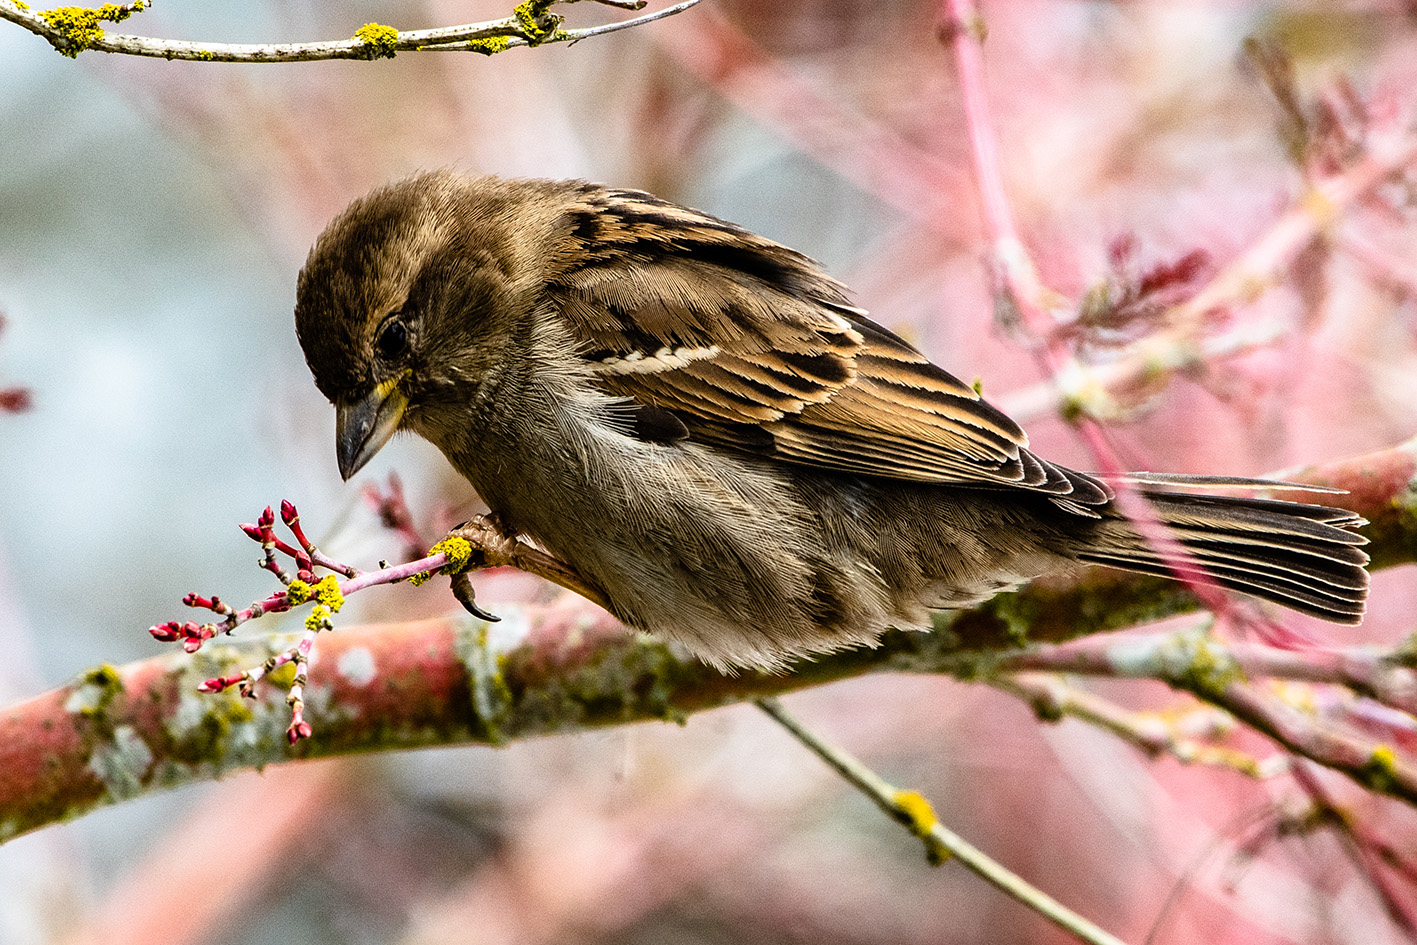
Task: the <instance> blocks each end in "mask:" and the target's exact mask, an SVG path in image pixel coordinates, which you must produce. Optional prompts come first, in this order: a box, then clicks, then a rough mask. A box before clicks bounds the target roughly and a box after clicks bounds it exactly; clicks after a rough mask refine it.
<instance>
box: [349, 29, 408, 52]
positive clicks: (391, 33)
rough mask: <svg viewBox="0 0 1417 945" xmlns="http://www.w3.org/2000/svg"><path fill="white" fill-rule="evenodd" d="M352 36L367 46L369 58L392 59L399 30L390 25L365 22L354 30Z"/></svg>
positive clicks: (396, 50) (395, 50)
mask: <svg viewBox="0 0 1417 945" xmlns="http://www.w3.org/2000/svg"><path fill="white" fill-rule="evenodd" d="M354 38H355V39H357V40H359V41H360V42H362V43H363V44H364V45H365V46H367V47H369V51H368V58H370V59H392V58H394V55H395V54H396V53H397V52H398V44H399V31H398V30H396V29H394V28H393V27H392V26H384V25H383V24H382V23H365V24H364V25H363V26H361V27H360V28H359V29H357V30H355V31H354Z"/></svg>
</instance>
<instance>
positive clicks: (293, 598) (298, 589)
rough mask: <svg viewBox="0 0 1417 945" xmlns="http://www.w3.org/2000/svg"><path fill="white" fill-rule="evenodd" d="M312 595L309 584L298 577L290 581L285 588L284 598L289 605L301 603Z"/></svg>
mask: <svg viewBox="0 0 1417 945" xmlns="http://www.w3.org/2000/svg"><path fill="white" fill-rule="evenodd" d="M312 596H313V592H312V591H311V589H310V585H309V584H306V583H305V582H304V581H302V580H300V579H298V578H297V579H296V580H294V581H291V582H290V584H289V585H288V586H287V587H286V589H285V599H286V601H287V602H288V603H289V604H290V605H291V606H294V605H296V604H303V603H305V602H306V601H307V600H309V599H310V598H311V597H312Z"/></svg>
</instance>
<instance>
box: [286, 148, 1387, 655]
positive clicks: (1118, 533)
mask: <svg viewBox="0 0 1417 945" xmlns="http://www.w3.org/2000/svg"><path fill="white" fill-rule="evenodd" d="M846 292H847V290H846V288H845V286H843V285H842V284H841V283H839V282H837V281H835V280H834V279H832V278H831V277H829V276H827V275H826V274H824V273H823V272H822V271H821V270H820V269H819V268H818V267H817V265H816V263H814V262H813V261H812V260H810V259H808V258H807V257H805V256H803V255H801V254H800V253H797V252H795V251H793V250H791V249H788V248H787V247H785V246H782V245H780V244H778V243H774V242H772V241H771V240H768V239H764V238H763V237H761V236H757V235H755V234H753V233H750V232H748V231H747V230H744V229H742V228H741V227H738V226H735V225H733V224H731V223H727V222H725V221H723V220H719V219H717V218H715V217H712V216H709V215H708V214H705V213H700V212H699V211H696V210H690V209H687V208H685V207H681V206H677V205H675V204H672V203H668V202H666V201H663V200H660V199H658V198H656V197H653V196H651V195H649V194H646V193H641V192H639V191H633V190H618V189H614V188H609V187H603V186H599V185H596V184H589V183H585V182H581V181H551V180H502V179H498V178H495V177H469V176H462V175H459V174H456V173H452V172H448V171H438V172H434V173H429V174H422V175H419V176H416V177H412V178H410V179H408V180H405V181H402V182H400V183H396V184H393V185H391V186H388V187H385V188H383V189H381V190H377V191H375V192H374V193H372V194H369V195H368V196H366V197H363V198H361V199H359V200H356V201H355V202H354V203H353V204H351V205H350V206H349V208H348V209H346V210H345V211H344V212H343V213H342V214H341V215H340V216H339V217H338V218H337V219H336V220H335V221H334V222H333V223H331V224H330V225H329V227H328V228H327V229H326V230H325V232H324V233H323V234H322V235H321V236H320V237H319V240H318V241H317V242H316V244H315V247H314V249H312V250H311V252H310V256H309V259H308V260H307V261H306V263H305V267H304V269H303V270H302V271H301V273H300V278H299V284H298V288H297V297H296V306H295V322H296V331H297V334H298V336H299V339H300V345H301V347H302V348H303V349H304V351H305V357H306V360H307V361H308V363H309V365H310V370H311V372H312V373H313V374H314V376H315V383H316V385H317V386H318V387H319V388H320V390H321V392H323V393H324V394H325V396H326V397H328V398H329V399H330V401H331V402H332V403H333V404H334V406H335V410H336V427H337V429H336V447H337V454H338V458H339V468H340V473H341V474H342V475H343V476H344V478H346V479H348V478H349V477H350V476H352V475H354V473H356V472H357V471H358V470H359V469H360V467H362V466H363V465H364V464H365V463H366V462H368V461H369V459H370V457H372V456H373V455H374V454H375V453H376V452H378V450H379V449H380V447H382V446H383V445H384V443H385V442H387V441H388V439H389V438H390V437H391V436H392V435H393V434H394V433H395V432H397V431H399V430H411V431H413V432H414V433H417V434H418V435H420V436H422V437H424V438H425V439H427V440H429V441H430V442H432V443H433V444H434V445H435V446H437V447H438V448H439V449H440V450H442V452H443V455H444V456H446V457H447V458H448V461H449V462H451V463H452V464H453V466H454V467H456V468H457V470H458V471H459V472H460V473H462V475H463V476H465V477H466V478H467V480H468V481H469V482H470V483H471V484H472V485H473V487H474V488H476V490H477V492H478V494H479V495H480V496H481V497H482V498H483V499H484V500H485V501H486V502H487V504H488V506H489V507H490V508H491V509H492V511H493V512H494V513H495V514H496V516H497V519H498V521H499V523H500V525H501V526H502V527H503V528H505V529H506V530H507V532H508V534H516V535H525V536H529V537H530V538H532V539H534V540H535V541H536V542H537V543H538V544H540V545H541V546H543V547H544V548H545V549H546V550H547V551H549V552H551V553H552V554H553V555H555V556H556V557H557V558H559V559H560V560H561V561H563V562H564V563H566V564H567V565H569V566H570V567H571V568H573V569H575V570H576V571H577V572H579V574H580V575H581V576H582V577H584V578H585V580H587V581H588V582H590V583H591V584H593V585H595V586H597V587H598V588H600V589H602V590H603V592H604V598H605V601H606V603H607V605H608V607H609V609H610V610H611V611H612V612H613V613H614V614H615V616H616V617H618V618H619V619H621V620H622V621H624V622H625V623H626V624H628V625H630V626H632V627H637V628H639V629H641V630H645V631H648V632H649V633H652V634H654V635H656V636H659V637H661V638H664V639H669V640H675V641H678V642H680V643H682V644H683V645H685V646H686V647H688V649H689V650H691V651H692V652H693V653H695V654H697V655H698V656H699V657H701V658H702V659H704V660H706V661H708V662H709V663H712V664H713V665H715V666H718V667H721V668H731V667H736V666H756V667H763V668H769V669H772V668H779V667H781V666H783V665H784V664H785V663H786V662H787V661H789V660H791V659H793V658H795V657H799V656H804V655H807V654H813V653H823V652H828V651H831V650H836V649H839V648H842V647H849V646H857V645H863V644H864V645H870V644H872V643H874V642H875V641H876V640H877V638H878V637H879V635H880V634H881V632H882V631H884V630H885V629H887V628H888V627H900V628H919V629H924V628H928V626H929V621H928V615H929V612H930V611H931V610H933V609H938V608H954V607H966V606H969V605H971V604H976V603H979V602H980V601H983V600H986V599H988V598H989V597H991V596H993V595H994V594H997V593H998V592H1000V591H1002V590H1006V589H1008V588H1013V587H1016V586H1018V585H1019V584H1021V583H1023V582H1025V581H1028V580H1030V579H1032V578H1034V577H1037V576H1039V575H1042V574H1048V573H1050V572H1056V571H1060V570H1065V569H1071V568H1075V567H1077V566H1078V565H1079V564H1084V563H1090V564H1103V565H1109V566H1112V567H1117V568H1123V569H1126V570H1130V571H1141V572H1146V573H1151V574H1166V573H1168V571H1167V568H1166V565H1165V563H1164V562H1163V561H1162V560H1161V559H1160V557H1159V556H1158V555H1157V554H1156V553H1155V552H1154V551H1152V550H1151V548H1150V547H1149V546H1148V545H1147V544H1146V543H1145V542H1144V541H1143V540H1142V539H1141V538H1140V537H1139V536H1138V535H1137V532H1136V531H1135V530H1134V529H1133V527H1132V526H1131V525H1130V524H1129V523H1128V522H1127V520H1126V519H1125V518H1124V517H1123V516H1122V515H1121V514H1120V513H1119V512H1118V511H1117V509H1116V506H1115V504H1114V502H1113V493H1112V491H1111V489H1109V487H1108V486H1107V485H1106V484H1105V483H1104V482H1102V481H1101V480H1100V479H1098V478H1096V477H1094V476H1092V475H1089V474H1087V473H1080V472H1075V471H1073V470H1071V469H1067V468H1065V467H1063V466H1059V465H1057V464H1055V463H1050V462H1048V461H1047V460H1044V459H1042V458H1040V457H1038V456H1035V455H1034V454H1033V453H1031V452H1030V451H1029V450H1028V449H1027V446H1028V439H1027V437H1026V436H1025V435H1024V432H1023V430H1021V429H1020V428H1019V426H1018V425H1017V424H1015V423H1014V422H1013V421H1012V420H1010V419H1009V418H1008V417H1007V416H1005V415H1004V414H1003V413H1001V412H1000V411H999V410H998V409H996V408H995V407H993V406H991V405H990V404H989V403H988V402H987V401H985V400H983V399H982V398H981V397H980V396H979V394H978V393H977V392H976V391H975V390H974V389H973V388H971V387H970V386H969V385H967V384H963V383H961V382H960V381H959V380H957V379H956V378H954V377H953V376H952V375H950V374H948V373H946V372H945V371H943V370H942V369H940V368H938V367H936V366H935V365H934V364H932V363H930V361H929V360H928V359H927V358H926V357H925V356H924V355H923V354H921V353H920V352H919V351H917V350H916V349H915V348H914V347H912V346H911V345H910V344H908V343H907V342H905V341H904V340H902V339H901V338H900V337H899V336H897V335H895V334H893V333H892V332H890V331H888V330H887V329H885V328H883V327H881V326H880V325H878V324H876V323H875V322H873V321H872V320H871V319H869V318H868V317H867V315H866V313H865V312H864V311H862V310H861V309H859V308H856V307H854V306H853V305H852V304H851V303H850V302H849V301H848V299H847V295H846ZM1135 481H1136V482H1137V483H1138V484H1139V487H1140V488H1141V489H1142V490H1143V491H1144V492H1145V494H1146V495H1147V497H1148V498H1149V499H1150V501H1151V503H1152V505H1153V507H1154V508H1155V511H1156V515H1157V517H1158V518H1159V519H1160V520H1161V521H1163V522H1165V523H1166V524H1167V525H1168V526H1170V528H1171V529H1172V532H1173V534H1174V535H1175V537H1176V538H1177V539H1179V540H1180V541H1181V542H1182V543H1183V544H1184V545H1185V547H1186V548H1187V549H1188V551H1189V553H1190V554H1191V555H1192V556H1193V558H1194V559H1195V560H1196V562H1198V563H1199V564H1200V565H1201V566H1203V567H1204V568H1205V569H1206V571H1207V572H1208V573H1209V575H1210V576H1211V578H1212V579H1213V580H1214V581H1215V582H1217V583H1219V584H1221V585H1223V586H1225V587H1228V588H1233V589H1235V590H1239V591H1244V592H1246V593H1249V594H1253V595H1255V596H1257V597H1261V598H1264V599H1266V600H1271V601H1275V602H1278V603H1280V604H1283V605H1285V606H1287V607H1291V608H1293V609H1295V610H1298V611H1302V612H1304V613H1308V614H1315V615H1317V616H1319V617H1323V618H1326V619H1328V620H1332V621H1335V622H1338V623H1348V624H1352V623H1357V622H1358V621H1359V620H1360V619H1361V616H1362V613H1363V606H1364V598H1365V596H1366V593H1367V583H1368V581H1367V574H1366V572H1365V571H1364V570H1363V565H1364V564H1365V563H1366V562H1367V560H1368V559H1367V555H1366V554H1364V552H1363V551H1362V550H1361V549H1360V548H1359V547H1358V546H1359V545H1362V544H1363V543H1364V541H1365V540H1364V539H1363V538H1362V537H1361V536H1360V535H1358V534H1356V532H1355V531H1354V530H1355V529H1356V528H1357V527H1358V526H1359V525H1361V524H1363V522H1362V520H1361V519H1359V518H1358V517H1357V516H1356V515H1354V514H1352V513H1350V512H1347V511H1343V510H1341V509H1332V508H1324V507H1321V506H1315V505H1301V504H1296V503H1289V502H1277V501H1269V500H1262V499H1244V498H1229V497H1224V496H1211V495H1188V494H1180V493H1177V492H1175V491H1173V489H1174V487H1175V486H1176V485H1178V484H1179V485H1185V484H1186V483H1187V482H1190V483H1192V485H1206V484H1211V483H1212V482H1213V481H1212V480H1208V479H1204V478H1192V477H1180V476H1152V475H1149V474H1136V479H1135ZM1227 482H1233V480H1227ZM1251 484H1254V485H1264V484H1265V483H1261V482H1252V483H1251Z"/></svg>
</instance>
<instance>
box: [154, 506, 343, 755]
mask: <svg viewBox="0 0 1417 945" xmlns="http://www.w3.org/2000/svg"><path fill="white" fill-rule="evenodd" d="M280 517H281V521H282V522H283V523H284V524H285V526H286V527H287V528H288V529H290V533H291V535H292V536H293V537H294V539H295V544H291V543H290V542H288V541H285V540H283V539H282V538H280V537H279V536H278V535H276V533H275V523H276V517H275V512H274V511H273V510H272V509H271V507H270V506H267V507H266V508H265V510H264V511H263V512H262V513H261V514H260V516H259V517H257V519H256V521H255V523H254V524H251V523H248V524H243V525H242V526H241V530H242V531H243V532H245V533H246V535H247V537H249V538H250V539H251V540H252V541H255V542H257V543H258V544H260V546H261V550H262V551H263V553H264V556H263V558H262V560H261V567H263V568H265V569H266V570H267V571H270V572H271V573H272V574H274V575H275V576H276V578H277V579H278V580H279V581H280V582H281V583H282V584H284V585H285V587H286V590H283V591H278V592H276V593H275V594H272V595H271V596H270V597H267V598H266V599H264V600H259V601H256V602H254V603H252V604H251V606H249V607H247V608H245V609H244V610H235V609H233V608H232V607H231V606H230V605H229V604H226V603H225V602H223V601H222V599H221V598H220V597H217V596H216V595H212V596H211V597H204V596H202V595H201V594H197V593H191V594H188V595H187V596H186V597H184V598H182V603H183V604H185V605H187V606H188V607H195V608H198V609H200V610H209V611H211V612H212V613H214V614H218V615H220V616H221V617H222V618H223V619H222V620H220V621H217V622H214V623H204V624H199V623H197V622H196V621H194V620H187V621H179V620H169V621H167V622H166V623H160V624H156V625H155V626H152V627H150V628H148V632H149V633H150V634H152V636H153V638H154V639H156V640H161V641H162V642H164V643H177V642H181V644H182V648H183V649H184V650H186V651H187V652H188V653H195V652H197V651H198V650H199V649H201V648H202V644H204V643H206V642H207V641H208V640H210V639H212V638H213V637H215V636H217V635H218V634H226V633H230V632H231V631H233V630H235V629H236V628H237V627H238V626H240V625H241V624H243V623H245V622H246V621H248V620H254V619H256V618H257V617H260V616H263V615H264V614H270V613H281V612H283V611H287V610H290V609H291V608H292V607H293V606H295V605H297V604H301V603H304V602H305V601H307V600H309V599H310V588H311V587H312V586H313V585H315V584H317V583H318V582H319V580H320V579H319V577H318V575H317V574H316V569H317V568H324V569H326V570H329V571H334V572H337V573H339V574H342V575H344V576H346V577H348V578H353V577H355V576H357V575H358V574H359V573H360V572H359V571H358V570H357V569H356V568H353V567H350V566H349V565H346V564H342V563H340V562H338V561H335V560H333V559H331V558H329V557H327V556H325V555H324V554H322V553H321V552H320V550H319V549H318V548H316V547H315V544H314V543H313V542H312V541H310V539H309V538H308V537H307V536H306V534H305V531H304V529H303V528H301V526H300V513H299V512H298V511H297V510H296V508H295V505H294V504H293V503H292V502H290V501H289V500H285V501H282V502H281V504H280ZM277 555H284V556H285V557H286V558H289V559H291V560H293V561H294V563H295V576H294V577H293V578H292V577H291V576H290V574H288V573H287V572H286V570H285V569H284V568H283V567H281V564H280V559H279V558H278V557H277ZM297 581H298V582H301V583H300V584H296V583H295V582H297ZM297 590H298V591H299V592H300V593H299V594H296V593H294V592H295V591H297ZM327 612H328V611H325V613H327ZM327 625H328V621H327V620H321V621H317V625H316V626H315V627H314V628H311V629H307V632H306V634H305V636H304V638H302V639H301V641H300V643H299V644H297V645H296V646H294V647H291V648H290V649H289V650H286V651H285V652H283V653H279V654H277V655H276V656H273V657H271V658H270V659H269V660H267V661H266V662H265V664H264V665H262V666H261V667H260V668H259V669H254V670H247V671H244V672H240V673H235V674H233V675H231V676H218V677H214V678H212V679H208V680H206V681H205V682H203V683H202V684H201V685H200V686H198V687H197V689H198V691H199V692H203V693H216V692H221V691H223V690H225V689H227V688H230V687H232V686H238V687H239V688H240V692H241V695H243V696H246V697H248V698H255V689H256V683H257V682H259V681H260V679H261V678H262V677H264V676H266V675H267V674H269V673H270V672H271V671H272V670H274V669H276V668H278V667H280V666H283V665H284V664H286V663H289V662H294V663H296V682H295V684H293V685H292V687H291V697H290V698H289V699H288V700H287V701H288V702H290V705H291V723H290V727H289V728H288V729H287V736H288V738H289V739H290V741H291V743H292V744H294V743H295V742H296V741H298V740H299V739H301V738H308V737H309V735H310V732H311V729H310V723H309V722H307V721H305V719H304V702H303V700H302V699H301V696H300V692H301V690H302V689H303V686H304V682H305V665H306V663H307V662H308V660H309V654H310V651H311V650H312V649H313V646H314V634H315V633H316V632H318V630H319V629H321V627H323V626H327Z"/></svg>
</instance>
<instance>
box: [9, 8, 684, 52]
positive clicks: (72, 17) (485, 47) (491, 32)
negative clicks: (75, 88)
mask: <svg viewBox="0 0 1417 945" xmlns="http://www.w3.org/2000/svg"><path fill="white" fill-rule="evenodd" d="M557 2H574V0H529V2H527V3H523V4H522V5H521V6H519V7H518V8H517V11H516V15H514V16H510V17H507V18H505V19H501V20H489V21H487V22H483V23H467V24H463V25H460V26H444V27H438V28H435V29H426V30H406V31H400V30H397V29H394V28H393V27H389V26H381V25H379V24H376V23H368V24H365V25H364V26H363V27H361V28H360V29H359V31H358V32H357V33H356V34H355V35H354V36H353V37H351V38H349V39H338V40H325V41H318V42H308V43H206V42H195V41H190V40H179V39H159V38H157V37H151V36H135V35H130V34H125V33H107V32H105V31H104V30H103V29H102V28H101V27H100V26H99V23H100V17H99V16H98V15H97V14H98V13H99V11H89V10H83V9H82V8H79V7H72V8H59V9H57V10H50V11H44V12H42V13H35V12H32V11H31V10H30V8H29V7H28V6H26V5H22V4H18V3H16V2H15V0H0V19H4V20H9V21H10V22H12V23H14V24H16V25H17V26H20V27H23V28H24V29H27V30H29V31H30V32H31V33H34V34H35V35H37V36H41V37H43V38H44V39H46V40H48V41H49V43H50V44H51V45H53V46H54V48H55V49H58V50H59V51H60V52H62V53H64V54H65V55H67V56H76V55H78V54H79V53H80V52H83V51H86V50H94V51H96V52H107V53H119V54H122V55H127V56H147V57H152V58H157V59H168V60H172V59H182V60H189V61H194V62H315V61H319V60H324V59H380V58H390V57H392V56H394V55H396V54H397V53H400V52H415V51H420V52H421V51H461V52H478V53H483V54H488V55H490V54H492V53H498V52H502V51H503V50H506V49H512V48H514V47H518V46H540V45H544V44H548V43H575V42H579V41H580V40H583V39H589V38H591V37H594V36H603V35H605V34H607V33H613V32H618V31H619V30H623V29H629V28H631V27H635V26H641V25H643V24H646V23H652V22H654V21H655V20H659V19H663V18H664V17H666V16H673V15H674V14H676V13H682V12H683V11H685V10H687V9H689V7H692V6H694V5H695V4H697V3H698V2H699V0H682V2H680V3H676V4H674V5H673V6H670V7H666V8H664V9H663V10H657V11H655V12H654V13H646V14H644V15H642V16H637V17H633V18H631V19H628V20H624V21H622V22H619V23H607V24H604V25H601V26H592V27H585V28H582V29H569V30H567V29H561V28H560V27H561V18H560V17H559V16H556V15H555V14H553V13H550V12H548V11H549V8H550V7H551V6H553V5H554V4H555V3H557ZM599 2H602V3H604V2H605V0H599ZM149 5H150V4H145V3H134V4H130V5H128V6H127V7H125V8H122V15H121V16H120V17H117V18H123V19H126V18H127V16H128V15H130V14H132V13H136V12H140V11H142V10H144V9H146V8H147V7H148V6H149ZM607 5H609V6H615V7H619V8H621V9H636V7H634V6H633V5H631V4H626V3H608V4H607ZM105 9H106V8H105ZM115 9H118V8H115ZM58 14H65V15H63V16H60V15H58ZM89 14H95V15H93V16H90V15H89ZM76 18H77V19H76ZM102 19H103V20H106V21H110V22H112V21H115V19H116V18H115V17H113V16H105V17H102Z"/></svg>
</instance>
